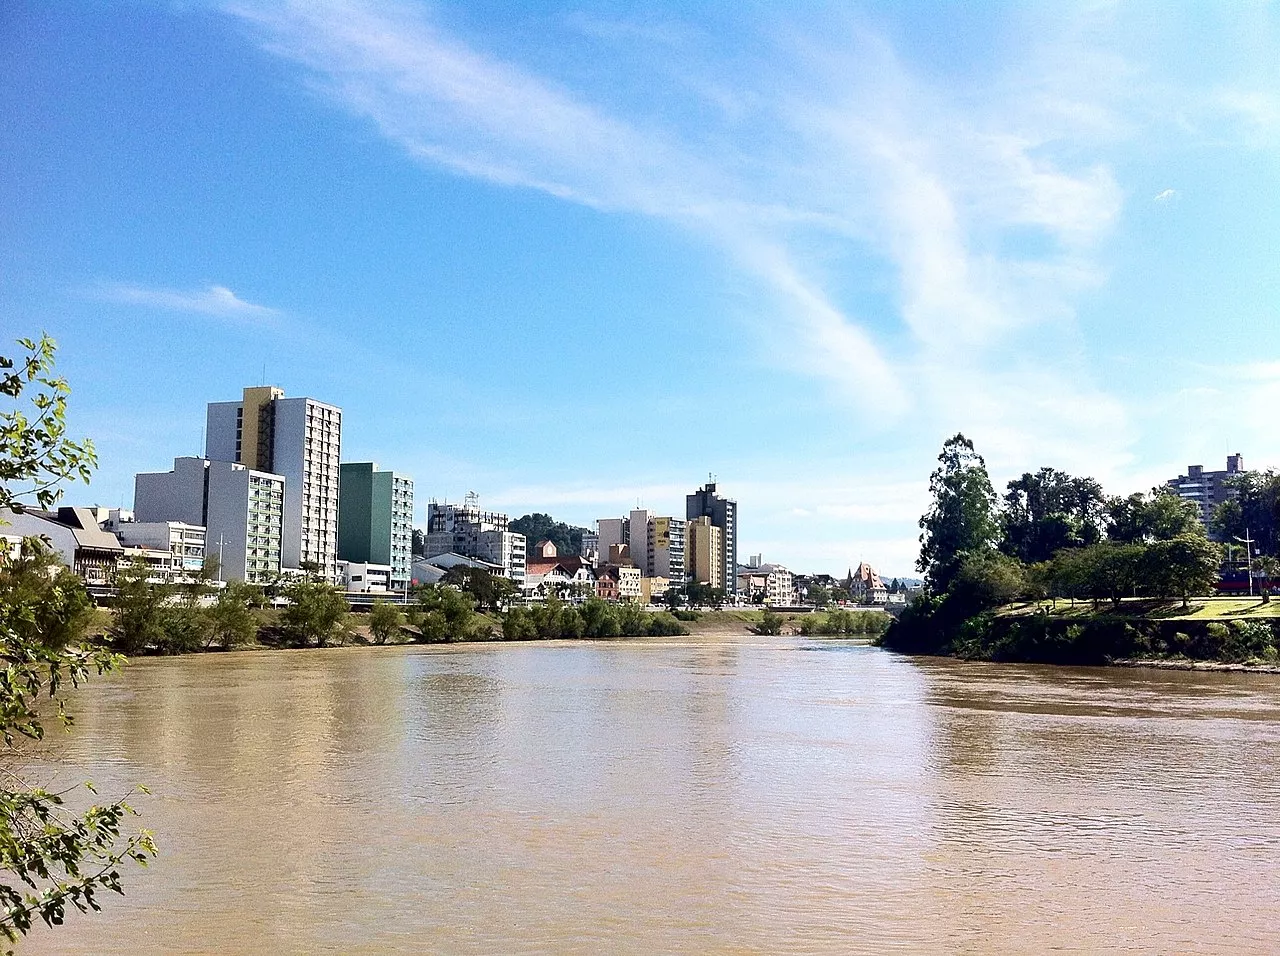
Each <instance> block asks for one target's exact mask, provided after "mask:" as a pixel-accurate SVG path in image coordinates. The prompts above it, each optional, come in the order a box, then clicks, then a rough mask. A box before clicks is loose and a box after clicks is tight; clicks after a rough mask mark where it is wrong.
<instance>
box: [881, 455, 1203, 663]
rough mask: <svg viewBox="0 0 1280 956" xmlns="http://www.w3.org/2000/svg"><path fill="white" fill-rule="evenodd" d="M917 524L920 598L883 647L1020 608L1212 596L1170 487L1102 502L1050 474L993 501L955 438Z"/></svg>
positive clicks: (936, 642)
mask: <svg viewBox="0 0 1280 956" xmlns="http://www.w3.org/2000/svg"><path fill="white" fill-rule="evenodd" d="M938 460H939V467H938V468H937V470H935V471H934V473H933V475H932V476H931V477H930V482H929V487H930V491H931V493H932V496H933V502H932V504H931V506H930V508H929V510H928V511H927V512H926V513H925V515H924V516H923V517H922V518H921V519H920V528H921V535H920V546H921V547H920V559H919V562H918V564H917V567H918V569H919V570H920V571H922V572H924V575H925V582H926V593H925V594H924V595H922V597H921V598H920V599H919V600H917V601H916V602H915V603H914V604H913V605H911V606H910V607H909V608H908V609H907V611H906V612H905V613H904V614H903V615H902V616H901V617H900V618H899V620H898V621H897V622H896V623H895V625H894V626H893V627H892V628H891V629H890V632H889V634H887V635H886V637H885V643H886V644H888V645H890V646H894V645H897V646H903V647H907V646H910V647H913V648H916V649H928V648H936V649H941V648H944V647H946V646H948V644H949V643H950V642H951V641H953V640H954V639H955V638H956V637H957V635H958V634H959V632H960V629H961V628H962V627H964V626H965V624H966V623H967V622H969V621H972V620H973V619H974V618H976V617H977V616H979V615H982V614H983V613H985V612H987V611H990V610H991V609H993V608H996V607H999V606H1000V605H1002V604H1007V603H1010V602H1013V601H1017V600H1022V599H1037V598H1052V599H1057V598H1070V599H1073V600H1074V599H1077V598H1084V599H1091V600H1093V601H1095V602H1100V601H1110V602H1112V604H1113V605H1116V606H1118V605H1119V604H1120V602H1121V601H1122V600H1123V599H1124V598H1126V597H1140V596H1147V597H1159V598H1173V597H1178V598H1181V599H1182V601H1183V604H1184V606H1186V605H1187V604H1188V602H1189V600H1190V598H1191V597H1192V596H1194V595H1196V594H1204V593H1207V592H1208V591H1210V590H1211V589H1212V587H1213V584H1214V582H1215V581H1216V579H1217V575H1218V569H1219V562H1220V559H1221V556H1220V551H1219V548H1218V546H1217V545H1215V544H1213V543H1212V542H1210V541H1209V540H1208V538H1207V537H1206V535H1205V531H1204V528H1203V526H1202V525H1201V524H1200V522H1199V520H1198V517H1197V512H1196V508H1195V505H1193V504H1192V503H1190V502H1187V501H1184V500H1182V499H1181V498H1180V497H1178V495H1177V494H1175V493H1174V492H1173V491H1172V490H1171V489H1169V488H1164V487H1160V488H1154V489H1152V490H1151V491H1150V492H1149V493H1146V494H1142V493H1138V494H1132V495H1129V496H1127V497H1107V496H1105V495H1104V494H1103V492H1102V488H1101V486H1100V485H1099V484H1098V482H1096V481H1095V480H1093V479H1092V478H1080V477H1074V476H1072V475H1068V474H1066V473H1065V472H1061V471H1058V470H1056V469H1053V468H1041V469H1040V470H1039V471H1037V472H1027V473H1025V474H1023V475H1022V476H1021V477H1020V478H1017V479H1015V480H1013V481H1010V482H1009V483H1008V485H1007V490H1006V494H1005V495H1004V498H1003V500H1002V501H1001V500H999V499H997V496H996V493H995V490H994V489H993V487H992V485H991V480H990V477H989V476H988V474H987V469H986V463H985V462H984V461H983V459H982V456H981V455H979V454H978V453H977V452H976V451H975V449H974V446H973V443H972V442H971V441H969V440H968V439H967V438H965V436H964V435H956V436H955V437H953V438H951V439H950V440H948V441H947V442H946V443H945V444H944V445H943V449H942V454H941V455H940V456H939V459H938Z"/></svg>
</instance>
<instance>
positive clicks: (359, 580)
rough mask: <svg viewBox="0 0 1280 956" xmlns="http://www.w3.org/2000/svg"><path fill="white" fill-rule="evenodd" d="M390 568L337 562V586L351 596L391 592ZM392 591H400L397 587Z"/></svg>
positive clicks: (351, 562) (382, 565)
mask: <svg viewBox="0 0 1280 956" xmlns="http://www.w3.org/2000/svg"><path fill="white" fill-rule="evenodd" d="M392 573H393V572H392V567H391V565H389V564H369V563H368V562H365V561H341V560H340V561H339V562H338V575H339V584H340V585H341V586H342V587H343V588H345V589H346V590H347V591H349V592H351V593H352V594H378V593H382V594H385V593H386V592H388V591H391V590H393V587H392ZM394 590H400V589H399V588H398V587H397V588H394Z"/></svg>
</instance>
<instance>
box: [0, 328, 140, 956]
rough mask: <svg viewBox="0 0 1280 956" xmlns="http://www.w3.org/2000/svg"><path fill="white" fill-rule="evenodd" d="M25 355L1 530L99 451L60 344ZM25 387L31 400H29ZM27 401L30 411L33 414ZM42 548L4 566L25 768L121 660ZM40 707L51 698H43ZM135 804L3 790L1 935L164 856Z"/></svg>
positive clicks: (15, 708)
mask: <svg viewBox="0 0 1280 956" xmlns="http://www.w3.org/2000/svg"><path fill="white" fill-rule="evenodd" d="M19 345H20V346H21V347H22V349H23V350H24V351H25V353H26V354H25V355H22V356H19V357H18V358H17V359H13V358H9V357H6V356H0V395H3V396H5V397H7V398H8V399H11V400H12V401H13V407H12V408H10V409H7V410H5V411H3V412H0V523H2V522H3V517H4V514H6V513H7V512H8V510H9V509H10V508H13V507H22V506H23V505H24V502H23V500H22V499H24V498H33V499H34V500H35V501H36V503H37V504H38V505H39V506H41V507H48V506H49V505H51V504H53V503H54V502H55V501H56V500H57V498H58V495H59V488H58V485H59V484H60V483H61V482H62V481H64V480H67V479H72V478H83V479H86V480H87V479H88V476H89V474H90V472H91V471H92V469H93V466H94V464H95V461H96V460H95V458H94V453H93V445H92V444H91V443H90V442H88V441H82V442H76V441H72V440H70V439H68V438H67V437H66V399H67V396H68V394H69V393H70V389H69V388H68V386H67V384H66V382H65V381H64V380H63V379H61V378H55V377H53V374H52V370H53V359H54V350H55V346H54V343H53V341H52V340H51V339H49V338H48V337H47V336H41V338H40V340H39V342H33V341H31V340H29V339H22V340H20V341H19ZM28 389H31V390H32V394H29V396H28V397H27V398H26V399H24V398H23V393H24V392H25V391H27V390H28ZM28 404H29V406H30V408H28V407H27V405H28ZM50 571H52V568H51V566H50V564H49V562H48V561H47V558H46V557H44V556H42V554H41V550H40V546H39V545H37V544H36V543H35V542H30V543H28V542H23V544H22V545H21V546H20V553H19V554H18V555H13V554H9V555H7V556H6V558H5V568H4V570H3V573H0V667H2V668H3V669H2V670H0V737H3V740H4V749H5V752H6V753H5V756H6V758H7V760H6V763H7V764H8V765H9V766H13V765H15V764H18V763H20V762H21V751H20V748H19V744H18V741H19V739H20V738H27V739H31V740H39V739H41V738H43V736H44V721H45V720H47V719H49V717H50V716H51V715H52V717H53V718H54V719H56V720H58V721H60V722H62V723H63V724H64V725H66V724H69V723H70V722H71V716H70V715H69V714H68V713H67V712H66V709H65V703H64V701H63V699H62V698H61V697H60V693H61V690H62V688H63V687H64V686H65V685H66V684H68V683H70V684H71V685H72V686H79V685H80V684H81V683H83V682H84V681H85V680H86V679H87V678H88V677H89V675H90V674H91V673H98V674H102V673H104V672H106V671H109V670H113V669H115V668H116V667H118V666H119V665H120V663H121V662H122V660H123V658H122V657H120V655H118V654H114V653H112V652H111V651H109V650H108V649H106V648H103V647H99V646H94V645H92V644H90V643H88V642H87V641H85V640H84V636H83V632H80V633H77V631H78V629H79V628H80V627H82V626H83V622H84V620H85V614H86V610H87V607H88V596H87V595H86V594H85V592H84V588H83V585H82V584H80V583H79V582H78V581H77V580H76V579H75V577H74V575H70V574H69V572H68V573H66V574H64V573H63V572H62V571H60V570H59V571H52V573H48V574H47V579H46V581H45V582H44V583H41V582H40V581H39V580H37V579H38V578H39V577H41V576H45V575H46V573H47V572H50ZM42 698H43V700H42ZM126 801H127V797H126V798H125V799H122V800H117V801H114V802H111V803H107V804H101V805H94V806H91V807H90V808H89V809H88V810H86V811H85V812H84V813H82V814H73V813H71V812H69V811H67V810H66V809H65V803H64V799H63V794H60V793H54V792H51V791H49V790H46V789H44V788H42V787H31V786H29V785H28V784H26V783H25V782H24V781H22V780H21V779H20V778H19V777H18V776H17V775H16V774H14V773H12V772H9V773H6V774H4V776H3V780H2V781H0V870H2V871H3V872H4V873H5V874H6V877H5V881H4V882H3V883H0V933H3V934H4V936H5V938H6V939H7V940H8V941H9V942H11V943H12V942H16V941H17V940H18V938H19V937H20V936H22V935H25V934H26V933H27V932H28V931H29V930H30V928H31V926H32V924H33V923H34V922H35V921H36V920H40V921H43V922H44V923H46V924H48V925H50V926H56V925H59V924H61V923H62V921H63V919H64V917H65V915H66V910H67V907H68V906H73V907H75V908H76V909H78V910H80V911H82V912H83V911H86V910H98V909H100V907H101V903H100V902H99V900H98V896H97V893H98V891H99V890H110V891H112V892H116V893H123V892H124V889H123V882H122V877H121V873H120V870H121V867H122V866H123V865H124V864H125V863H126V862H127V861H135V862H137V863H141V864H145V863H146V862H147V861H148V859H149V858H151V857H152V856H154V855H155V852H156V847H155V843H154V842H153V841H152V839H151V836H150V834H148V833H147V832H146V831H145V830H144V831H141V832H140V833H137V834H135V835H126V834H125V833H123V832H122V831H123V826H124V822H125V820H126V818H127V817H129V816H131V815H132V814H133V813H134V810H133V808H132V807H131V806H130V805H129V804H128V802H126Z"/></svg>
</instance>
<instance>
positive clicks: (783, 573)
mask: <svg viewBox="0 0 1280 956" xmlns="http://www.w3.org/2000/svg"><path fill="white" fill-rule="evenodd" d="M755 559H756V560H757V561H759V556H758V555H757V556H755ZM738 593H739V594H740V595H741V596H742V597H743V598H744V599H745V600H747V601H749V602H750V603H752V604H765V605H768V606H771V607H774V606H776V607H791V606H793V605H794V604H795V603H796V592H795V586H794V583H793V578H792V575H791V572H790V571H788V570H787V569H786V568H784V567H783V566H782V565H780V564H765V563H763V562H760V563H758V564H755V565H748V566H746V567H742V568H739V569H738Z"/></svg>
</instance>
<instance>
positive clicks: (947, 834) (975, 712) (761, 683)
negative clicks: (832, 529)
mask: <svg viewBox="0 0 1280 956" xmlns="http://www.w3.org/2000/svg"><path fill="white" fill-rule="evenodd" d="M73 709H74V711H75V712H76V713H77V714H78V721H77V724H76V726H75V728H74V730H73V731H72V732H71V733H69V734H63V733H61V732H60V731H57V730H53V731H51V742H50V744H49V745H48V747H47V748H46V754H45V756H44V758H43V759H44V760H45V761H46V762H45V763H42V764H40V765H39V768H38V770H37V776H38V777H39V778H40V779H42V780H47V781H49V782H52V783H54V784H62V785H65V784H68V783H74V782H77V781H80V780H83V779H92V780H93V781H94V782H95V783H96V784H97V785H98V787H99V789H100V791H101V792H103V793H104V794H115V793H120V792H123V791H124V790H126V789H128V788H129V787H130V786H132V785H134V784H137V783H141V784H145V785H146V786H147V787H149V788H151V790H152V791H153V795H152V796H140V797H139V798H138V799H137V800H136V804H137V806H138V807H139V809H140V810H141V812H142V825H145V826H148V827H150V828H151V829H152V830H154V831H155V834H156V839H157V840H158V842H159V843H160V846H161V854H160V857H159V858H158V859H157V860H156V861H155V862H154V863H153V864H152V865H151V867H149V868H148V869H146V870H132V871H129V872H127V873H126V881H127V888H128V895H127V896H125V897H124V898H116V897H114V896H111V897H110V898H105V899H104V910H103V912H102V913H99V914H93V915H89V916H82V915H79V914H76V913H73V914H71V915H70V916H69V917H68V922H67V925H66V926H64V927H62V928H60V929H57V930H55V931H42V932H37V933H35V934H33V936H32V937H31V938H30V939H28V940H27V941H26V942H25V943H24V944H23V945H22V946H21V947H20V950H19V951H20V952H21V953H93V954H100V953H121V954H124V953H127V954H147V953H157V954H158V953H165V954H169V953H224V954H225V953H230V954H238V953H244V954H248V953H253V954H259V953H319V952H328V953H416V952H425V953H637V954H640V953H644V954H648V953H761V954H764V953H770V954H771V953H890V952H903V953H959V952H964V953H1045V952H1050V951H1057V952H1081V953H1246V952H1254V953H1274V952H1278V951H1280V678H1278V677H1274V676H1262V675H1248V674H1194V673H1181V672H1167V671H1144V670H1103V669H1090V668H1081V669H1064V668H1047V667H1033V666H1006V665H980V664H966V663H960V662H956V661H947V660H916V659H909V658H904V657H898V656H895V655H893V654H890V653H887V652H884V651H880V650H877V649H874V648H870V647H866V646H862V645H860V644H857V643H854V642H844V641H829V640H827V641H823V640H815V639H806V638H785V637H784V638H760V637H753V636H749V635H708V636H695V637H690V638H676V639H669V638H663V639H647V640H638V641H613V642H600V643H596V642H555V643H545V644H522V645H510V644H495V645H467V646H456V647H441V648H346V649H335V650H326V651H299V652H245V653H236V654H225V655H202V656H191V657H183V658H172V659H150V660H141V661H136V662H134V663H132V664H130V665H129V666H128V668H127V669H126V670H125V671H124V672H123V673H122V674H119V675H116V676H112V677H109V678H106V679H102V680H97V681H95V682H93V683H92V684H91V685H90V686H89V687H87V688H86V689H85V690H84V691H82V692H80V693H78V694H77V695H76V697H75V699H74V707H73Z"/></svg>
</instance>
